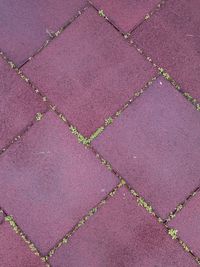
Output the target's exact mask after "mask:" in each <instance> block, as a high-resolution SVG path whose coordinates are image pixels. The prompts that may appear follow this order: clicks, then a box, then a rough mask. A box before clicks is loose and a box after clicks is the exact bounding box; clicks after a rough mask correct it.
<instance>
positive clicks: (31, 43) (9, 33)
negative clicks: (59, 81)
mask: <svg viewBox="0 0 200 267" xmlns="http://www.w3.org/2000/svg"><path fill="white" fill-rule="evenodd" d="M85 4H86V0H73V1H69V0H59V1H53V0H47V1H43V0H37V1H31V0H1V1H0V10H1V16H0V35H1V38H0V49H2V50H3V51H4V52H5V53H6V54H7V55H8V57H9V58H10V59H12V60H13V61H14V62H15V63H16V64H18V65H20V64H22V63H23V62H24V61H25V60H26V59H27V58H28V57H29V56H31V55H32V54H33V53H34V52H35V51H36V50H37V49H38V48H40V47H41V46H42V44H43V43H44V42H45V40H47V39H48V38H49V35H48V34H47V31H49V32H51V31H56V30H58V28H59V27H61V26H62V25H63V24H64V23H65V22H67V21H68V20H69V19H71V17H73V16H74V15H76V14H77V12H78V11H79V10H80V9H81V8H82V7H83V6H84V5H85Z"/></svg>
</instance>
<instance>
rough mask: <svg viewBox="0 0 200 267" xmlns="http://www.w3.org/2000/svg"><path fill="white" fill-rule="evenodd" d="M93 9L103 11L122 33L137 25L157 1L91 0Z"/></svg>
mask: <svg viewBox="0 0 200 267" xmlns="http://www.w3.org/2000/svg"><path fill="white" fill-rule="evenodd" d="M91 2H92V3H93V4H94V5H95V7H97V8H98V9H99V10H103V11H104V13H105V14H106V16H108V17H109V19H110V20H111V21H112V22H114V24H115V25H116V26H118V27H119V29H121V30H122V31H124V32H129V31H131V30H132V29H133V28H134V27H135V26H136V25H138V24H139V23H140V22H141V21H142V20H143V19H144V17H145V15H146V14H147V13H148V12H150V11H151V10H152V9H154V8H155V6H156V5H157V4H158V2H159V1H157V0H144V1H137V0H123V1H122V0H92V1H91Z"/></svg>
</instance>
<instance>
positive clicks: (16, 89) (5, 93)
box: [0, 58, 47, 149]
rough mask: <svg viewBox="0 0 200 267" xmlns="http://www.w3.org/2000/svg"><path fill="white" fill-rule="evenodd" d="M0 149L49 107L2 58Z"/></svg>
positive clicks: (0, 76)
mask: <svg viewBox="0 0 200 267" xmlns="http://www.w3.org/2000/svg"><path fill="white" fill-rule="evenodd" d="M0 69H1V71H0V149H1V148H3V147H4V146H6V145H7V144H8V142H9V141H10V140H11V139H13V138H14V137H15V136H16V135H18V134H19V132H20V131H22V130H23V129H24V128H25V127H26V126H27V124H28V123H30V122H31V121H32V120H33V119H34V117H35V114H36V113H37V112H43V111H45V110H46V109H47V107H46V105H45V104H44V103H43V102H42V101H41V99H40V98H39V97H38V96H37V95H35V93H33V92H32V91H31V88H30V87H29V86H28V85H27V84H26V83H25V82H24V81H22V79H21V78H20V77H19V76H18V75H17V74H16V73H15V71H14V70H12V69H11V68H10V67H9V66H8V65H7V63H6V62H5V61H4V60H3V59H2V58H0Z"/></svg>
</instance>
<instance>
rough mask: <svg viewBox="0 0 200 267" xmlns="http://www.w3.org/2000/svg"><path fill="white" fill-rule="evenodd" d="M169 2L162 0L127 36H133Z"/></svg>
mask: <svg viewBox="0 0 200 267" xmlns="http://www.w3.org/2000/svg"><path fill="white" fill-rule="evenodd" d="M166 1H167V0H161V1H160V2H159V3H158V4H157V5H156V6H154V8H153V9H152V10H150V12H148V13H147V14H146V15H145V16H144V17H143V18H142V19H141V21H140V22H139V23H137V24H136V25H135V26H134V27H133V28H132V29H131V30H130V31H129V32H128V33H127V34H128V35H130V34H132V32H133V31H135V30H136V29H137V28H138V27H139V26H140V25H141V24H142V23H143V22H144V21H147V20H149V19H150V18H151V17H152V16H153V15H154V14H155V13H157V12H158V11H159V10H160V9H161V8H162V7H163V6H164V5H165V3H166Z"/></svg>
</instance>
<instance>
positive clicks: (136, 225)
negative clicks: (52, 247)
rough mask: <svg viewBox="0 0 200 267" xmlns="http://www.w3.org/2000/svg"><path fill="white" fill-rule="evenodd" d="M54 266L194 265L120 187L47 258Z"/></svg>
mask: <svg viewBox="0 0 200 267" xmlns="http://www.w3.org/2000/svg"><path fill="white" fill-rule="evenodd" d="M50 262H51V263H52V266H53V267H65V266H66V262H67V263H68V265H69V266H71V267H73V266H74V267H79V266H80V267H82V266H88V267H89V266H91V267H93V266H95V267H104V266H106V267H107V266H113V267H114V266H115V267H117V266H126V267H132V266H137V267H144V266H145V267H155V266H159V267H161V266H163V267H164V266H167V267H174V266H177V267H178V266H180V267H183V266H185V267H188V266H191V267H192V266H197V264H196V263H195V261H194V260H193V259H192V257H191V256H190V255H189V254H187V253H185V252H184V251H183V249H182V248H181V247H180V246H179V245H178V243H177V242H176V241H174V240H172V239H171V238H170V237H169V235H168V234H167V233H166V230H165V229H164V227H163V226H162V225H161V224H159V223H158V222H157V221H156V219H155V218H154V217H153V216H151V215H150V214H148V213H147V212H146V211H145V210H144V209H143V208H142V207H138V206H137V203H136V201H135V199H133V197H132V196H131V195H130V193H129V192H128V191H127V190H126V189H125V188H123V189H120V191H119V192H117V194H116V196H115V197H113V198H112V199H110V200H109V201H108V202H107V204H106V205H104V206H103V207H102V208H101V209H100V210H99V211H98V213H97V214H96V215H94V216H93V217H91V218H90V220H89V221H88V222H87V223H86V224H85V225H84V226H82V227H81V228H80V229H79V230H78V231H77V232H76V233H75V234H74V235H73V236H72V237H71V239H70V240H69V242H68V244H66V245H63V246H62V247H61V248H60V249H58V250H57V252H56V253H55V255H54V256H53V257H52V258H51V259H50Z"/></svg>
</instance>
